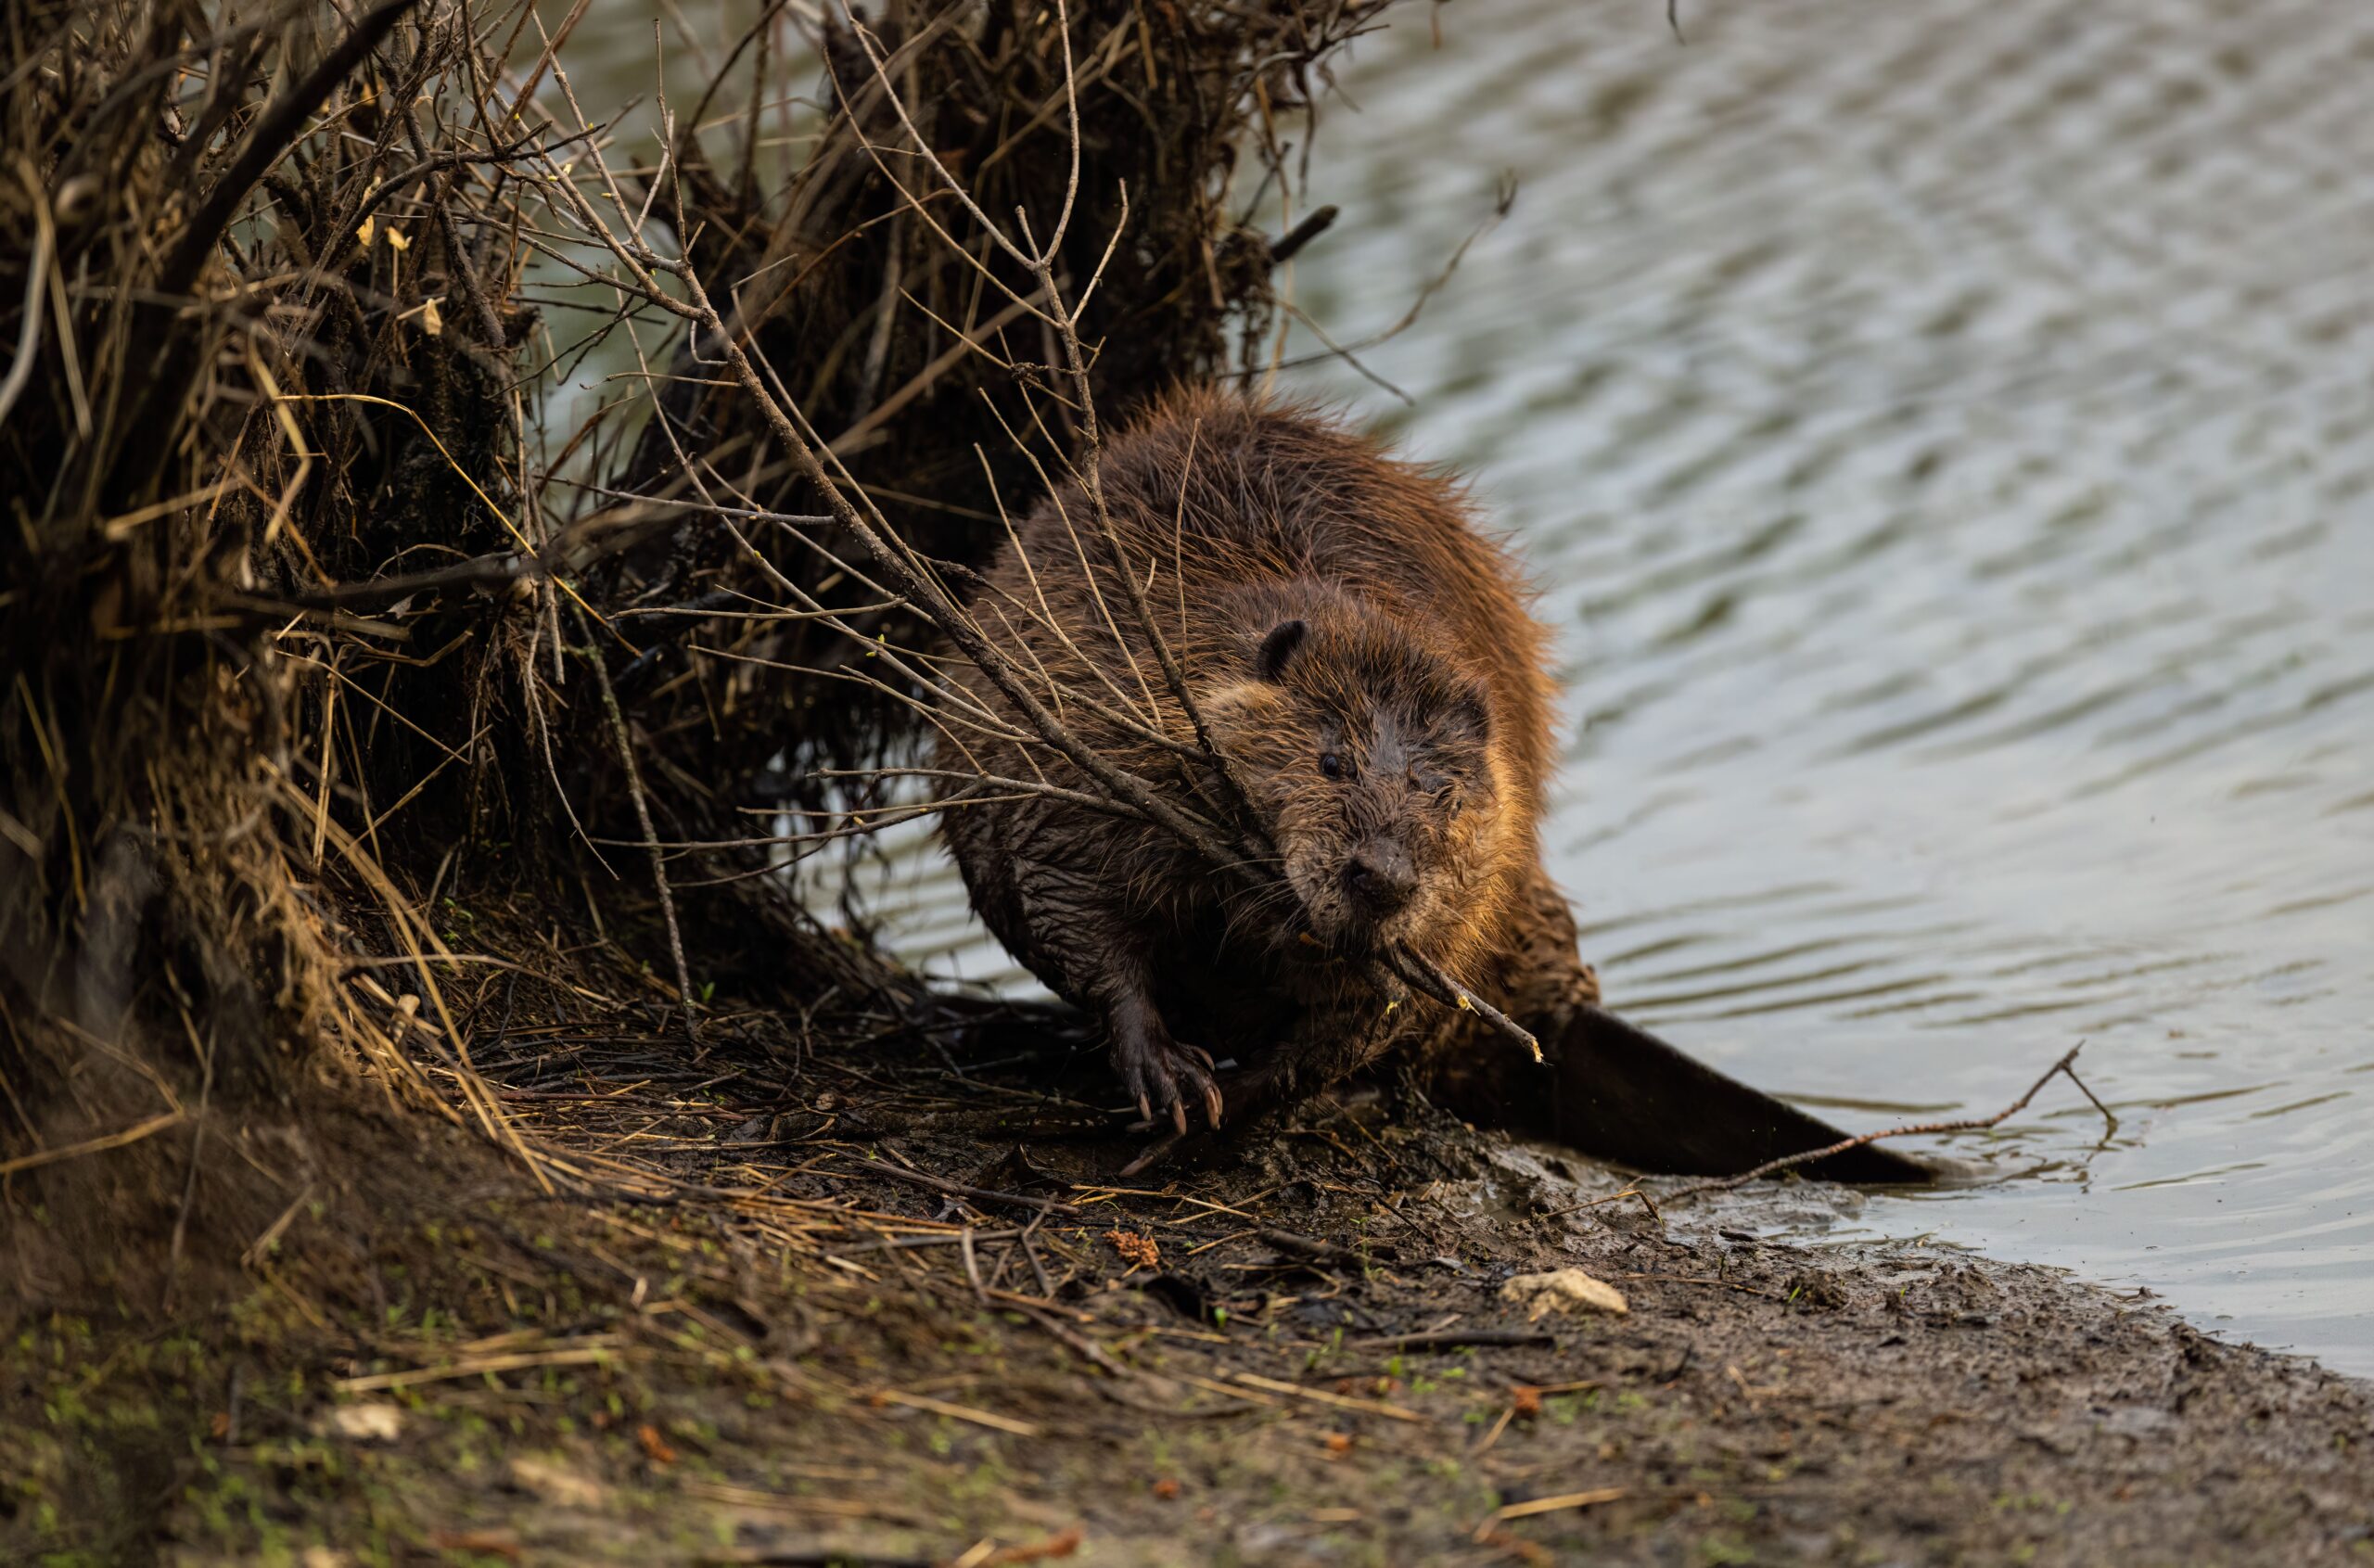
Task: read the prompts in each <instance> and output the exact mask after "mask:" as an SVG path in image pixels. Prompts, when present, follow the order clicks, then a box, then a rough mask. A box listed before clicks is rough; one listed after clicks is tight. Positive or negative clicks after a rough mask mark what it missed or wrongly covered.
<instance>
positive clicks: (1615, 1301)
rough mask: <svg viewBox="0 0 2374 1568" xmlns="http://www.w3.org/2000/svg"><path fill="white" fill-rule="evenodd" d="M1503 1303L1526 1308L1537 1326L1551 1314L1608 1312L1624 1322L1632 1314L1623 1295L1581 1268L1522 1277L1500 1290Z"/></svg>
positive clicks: (1529, 1319) (1528, 1315)
mask: <svg viewBox="0 0 2374 1568" xmlns="http://www.w3.org/2000/svg"><path fill="white" fill-rule="evenodd" d="M1500 1299H1501V1300H1502V1301H1505V1302H1510V1303H1512V1304H1513V1305H1515V1306H1518V1307H1524V1308H1525V1320H1526V1321H1527V1322H1538V1321H1540V1320H1541V1319H1543V1318H1545V1317H1547V1316H1548V1315H1549V1314H1551V1313H1552V1312H1606V1313H1612V1314H1613V1315H1615V1317H1618V1318H1621V1317H1623V1316H1624V1315H1625V1314H1626V1313H1627V1312H1629V1311H1630V1310H1631V1308H1630V1307H1627V1306H1626V1305H1625V1303H1624V1293H1623V1292H1622V1291H1619V1290H1617V1289H1616V1288H1615V1286H1614V1285H1611V1284H1609V1283H1608V1282H1607V1281H1604V1280H1595V1279H1593V1278H1591V1277H1590V1276H1589V1274H1586V1273H1584V1272H1583V1271H1582V1270H1581V1269H1579V1268H1557V1269H1552V1270H1551V1272H1549V1273H1547V1274H1519V1275H1517V1276H1516V1277H1515V1278H1513V1279H1512V1280H1510V1281H1509V1282H1508V1283H1507V1284H1505V1285H1502V1286H1501V1287H1500Z"/></svg>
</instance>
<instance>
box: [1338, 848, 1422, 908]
mask: <svg viewBox="0 0 2374 1568" xmlns="http://www.w3.org/2000/svg"><path fill="white" fill-rule="evenodd" d="M1344 886H1345V889H1346V891H1347V892H1349V893H1350V894H1351V895H1352V899H1353V901H1354V902H1355V903H1357V904H1359V905H1360V906H1361V907H1362V908H1363V909H1365V910H1366V911H1368V912H1369V913H1370V914H1372V915H1375V916H1378V917H1380V918H1381V917H1383V916H1385V915H1388V914H1391V913H1393V912H1394V911H1396V910H1398V909H1399V908H1401V906H1402V905H1404V904H1406V903H1408V902H1409V901H1410V895H1411V894H1413V893H1415V892H1417V891H1418V868H1417V867H1415V866H1413V865H1411V864H1410V852H1409V851H1408V850H1407V849H1404V848H1401V846H1400V845H1398V844H1396V843H1394V842H1393V841H1392V840H1390V839H1384V838H1372V839H1370V840H1369V841H1368V842H1367V843H1365V844H1363V845H1361V846H1360V847H1359V848H1357V849H1355V850H1353V851H1352V858H1351V860H1349V861H1347V863H1346V864H1345V867H1344Z"/></svg>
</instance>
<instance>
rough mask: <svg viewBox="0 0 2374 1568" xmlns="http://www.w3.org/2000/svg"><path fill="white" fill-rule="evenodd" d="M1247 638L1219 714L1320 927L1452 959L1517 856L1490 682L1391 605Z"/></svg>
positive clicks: (1338, 937)
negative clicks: (1511, 852) (1458, 940)
mask: <svg viewBox="0 0 2374 1568" xmlns="http://www.w3.org/2000/svg"><path fill="white" fill-rule="evenodd" d="M1245 643H1246V644H1247V645H1246V647H1245V652H1244V658H1245V664H1244V669H1243V672H1242V674H1241V675H1240V676H1239V678H1238V679H1237V680H1235V681H1233V682H1229V683H1227V684H1226V685H1224V686H1222V687H1221V688H1220V689H1219V691H1217V692H1216V693H1214V694H1212V695H1211V696H1210V697H1209V698H1208V699H1207V702H1206V708H1207V709H1208V712H1209V717H1210V720H1211V722H1212V726H1213V729H1214V732H1215V734H1214V739H1215V740H1216V741H1217V742H1218V743H1219V746H1220V749H1221V750H1222V751H1223V752H1225V753H1226V754H1227V755H1228V756H1229V757H1230V758H1232V759H1233V760H1234V761H1235V763H1236V765H1237V769H1238V771H1239V773H1240V775H1241V776H1242V777H1243V779H1244V784H1245V789H1246V793H1247V794H1248V795H1249V796H1250V797H1252V802H1253V806H1254V809H1256V811H1257V812H1258V813H1259V815H1260V816H1261V818H1262V820H1263V822H1264V824H1265V825H1266V826H1267V827H1268V828H1269V830H1270V838H1271V841H1272V842H1273V843H1274V844H1275V845H1276V847H1277V852H1278V856H1279V860H1280V861H1281V862H1282V864H1281V867H1280V869H1281V870H1283V873H1284V875H1285V878H1286V881H1287V882H1288V884H1290V885H1291V886H1292V887H1293V889H1294V891H1295V895H1296V896H1297V898H1298V899H1299V900H1300V902H1301V905H1302V914H1303V917H1304V921H1305V923H1306V925H1305V928H1306V929H1307V931H1308V935H1309V936H1310V937H1313V938H1315V939H1316V940H1317V941H1319V942H1320V943H1321V945H1322V946H1323V947H1325V948H1327V949H1329V950H1334V951H1337V952H1344V953H1366V952H1371V951H1373V950H1376V949H1377V948H1379V947H1382V946H1384V945H1385V944H1387V943H1405V944H1408V945H1410V946H1413V947H1416V948H1418V949H1420V950H1426V951H1433V952H1436V953H1439V954H1444V955H1445V956H1448V953H1447V951H1446V949H1447V947H1448V946H1455V945H1456V944H1455V943H1454V942H1449V940H1448V939H1449V938H1450V937H1453V936H1454V935H1455V934H1456V933H1458V932H1460V931H1461V930H1474V929H1479V928H1480V927H1481V926H1482V925H1483V924H1485V923H1486V921H1487V915H1488V912H1489V911H1488V910H1487V906H1488V905H1492V904H1494V903H1496V902H1497V887H1496V886H1495V883H1496V880H1497V879H1498V878H1499V876H1500V873H1501V872H1502V870H1503V869H1504V864H1505V861H1506V859H1507V849H1506V847H1505V845H1504V843H1503V842H1502V841H1503V839H1504V838H1505V836H1506V825H1505V824H1506V822H1507V819H1508V817H1509V815H1510V813H1509V812H1508V810H1507V809H1506V808H1507V807H1508V805H1509V804H1510V803H1509V802H1508V801H1507V800H1506V798H1505V797H1506V795H1507V793H1508V790H1509V785H1508V784H1507V780H1506V769H1505V767H1504V766H1503V765H1502V762H1501V759H1500V758H1499V757H1497V756H1496V754H1495V749H1494V746H1493V733H1492V712H1491V697H1490V692H1489V689H1488V688H1487V686H1486V685H1485V683H1484V682H1482V681H1481V680H1479V679H1477V678H1476V677H1475V676H1474V674H1473V673H1471V672H1469V671H1468V670H1466V669H1462V668H1461V666H1460V665H1459V664H1457V663H1456V662H1454V661H1453V660H1452V659H1450V658H1449V657H1446V656H1445V655H1443V654H1442V653H1440V652H1438V651H1436V649H1434V648H1432V647H1430V646H1428V645H1427V644H1424V643H1423V642H1422V641H1420V640H1419V639H1418V638H1417V637H1416V636H1415V635H1413V634H1412V632H1411V631H1410V629H1409V628H1407V627H1406V626H1405V625H1404V624H1402V623H1401V622H1400V621H1398V620H1397V619H1396V618H1394V617H1393V616H1391V615H1390V614H1387V613H1385V612H1382V611H1378V610H1374V609H1370V608H1366V607H1362V606H1355V605H1351V604H1348V603H1347V602H1345V601H1342V600H1337V601H1335V602H1334V603H1329V604H1323V605H1321V606H1317V607H1310V606H1303V607H1302V613H1289V614H1284V615H1282V616H1280V617H1279V618H1275V619H1274V620H1269V621H1266V622H1265V623H1263V625H1262V626H1258V627H1257V628H1256V629H1255V630H1253V631H1250V632H1249V633H1248V634H1247V636H1246V639H1245ZM1301 934H1302V933H1301V932H1299V931H1297V932H1289V933H1282V935H1283V936H1285V937H1288V938H1289V939H1294V938H1297V937H1299V936H1300V935H1301Z"/></svg>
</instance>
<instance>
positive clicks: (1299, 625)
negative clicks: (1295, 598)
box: [1253, 620, 1310, 681]
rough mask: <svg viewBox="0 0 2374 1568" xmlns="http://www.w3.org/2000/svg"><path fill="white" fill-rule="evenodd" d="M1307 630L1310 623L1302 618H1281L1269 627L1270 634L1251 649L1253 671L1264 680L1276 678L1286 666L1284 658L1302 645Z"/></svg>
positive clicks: (1288, 657) (1290, 655)
mask: <svg viewBox="0 0 2374 1568" xmlns="http://www.w3.org/2000/svg"><path fill="white" fill-rule="evenodd" d="M1309 630H1310V623H1309V622H1308V621H1303V620H1282V621H1280V622H1278V624H1277V625H1275V626H1273V627H1271V628H1270V634H1269V635H1268V636H1267V637H1264V638H1262V639H1261V645H1260V646H1259V647H1258V648H1256V649H1255V650H1254V651H1253V673H1255V674H1256V675H1258V676H1259V677H1261V679H1263V680H1264V681H1274V680H1276V679H1277V678H1278V676H1279V674H1280V673H1281V672H1282V671H1283V670H1284V669H1285V668H1286V660H1288V659H1290V658H1292V657H1294V655H1295V649H1296V648H1299V647H1301V646H1302V640H1303V634H1304V633H1305V632H1308V631H1309Z"/></svg>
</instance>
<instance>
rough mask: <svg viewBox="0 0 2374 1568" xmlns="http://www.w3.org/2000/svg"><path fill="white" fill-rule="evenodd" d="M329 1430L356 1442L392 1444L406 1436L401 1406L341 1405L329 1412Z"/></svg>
mask: <svg viewBox="0 0 2374 1568" xmlns="http://www.w3.org/2000/svg"><path fill="white" fill-rule="evenodd" d="M329 1429H330V1431H331V1432H333V1433H335V1434H337V1435H338V1436H340V1437H344V1438H346V1439H348V1440H349V1441H351V1442H355V1443H392V1442H394V1441H395V1440H396V1439H397V1438H399V1437H401V1436H402V1435H403V1431H404V1412H403V1408H402V1406H399V1405H385V1404H369V1405H340V1406H338V1408H337V1409H334V1410H332V1411H331V1412H330V1419H329Z"/></svg>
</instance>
